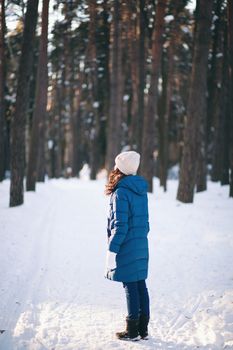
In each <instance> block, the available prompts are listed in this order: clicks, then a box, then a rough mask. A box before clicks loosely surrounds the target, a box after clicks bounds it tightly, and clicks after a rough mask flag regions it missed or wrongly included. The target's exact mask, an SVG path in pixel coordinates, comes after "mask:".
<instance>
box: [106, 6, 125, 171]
mask: <svg viewBox="0 0 233 350" xmlns="http://www.w3.org/2000/svg"><path fill="white" fill-rule="evenodd" d="M121 6H122V3H121V0H114V3H113V19H112V26H111V39H110V45H111V58H110V72H111V73H110V107H109V118H108V126H107V155H106V164H105V166H106V169H107V171H108V172H109V171H110V170H111V169H112V168H113V166H114V159H115V157H116V156H117V154H118V153H119V152H120V151H121V138H122V133H121V115H122V97H123V96H122V95H123V90H122V42H121V32H122V28H121V26H122V24H121Z"/></svg>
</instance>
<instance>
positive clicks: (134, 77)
mask: <svg viewBox="0 0 233 350" xmlns="http://www.w3.org/2000/svg"><path fill="white" fill-rule="evenodd" d="M127 5H128V8H127V19H128V30H127V39H128V40H127V41H128V57H129V64H130V81H131V103H130V107H131V108H130V109H131V111H130V115H131V118H130V125H129V143H130V148H131V149H134V150H136V151H137V150H138V142H139V139H138V129H139V127H140V126H139V113H138V112H139V111H138V93H139V72H138V71H139V50H138V34H137V32H138V29H137V26H138V23H137V22H138V21H137V19H138V11H137V2H135V1H129V2H128V4H127Z"/></svg>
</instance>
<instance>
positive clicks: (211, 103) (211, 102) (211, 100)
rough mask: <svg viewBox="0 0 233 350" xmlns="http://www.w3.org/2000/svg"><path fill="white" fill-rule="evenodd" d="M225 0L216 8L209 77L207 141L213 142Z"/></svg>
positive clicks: (219, 1)
mask: <svg viewBox="0 0 233 350" xmlns="http://www.w3.org/2000/svg"><path fill="white" fill-rule="evenodd" d="M222 3H223V0H217V2H216V8H215V16H216V17H215V18H216V19H215V23H214V34H213V46H212V55H211V62H210V74H209V79H208V96H209V97H208V100H207V107H208V109H207V121H206V132H207V143H209V142H212V131H211V126H212V124H213V113H214V109H215V95H216V90H218V81H217V71H216V69H217V54H218V52H219V41H220V40H219V39H220V35H221V34H220V26H221V7H222Z"/></svg>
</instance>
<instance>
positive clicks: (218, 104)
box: [211, 14, 224, 181]
mask: <svg viewBox="0 0 233 350" xmlns="http://www.w3.org/2000/svg"><path fill="white" fill-rule="evenodd" d="M219 16H221V17H222V14H219ZM219 21H220V24H219V26H218V27H219V34H218V41H219V42H218V47H217V51H218V54H220V55H219V56H220V57H219V58H217V59H216V62H215V86H214V87H215V88H214V91H213V96H212V97H213V101H212V102H211V104H212V115H211V117H212V129H213V134H212V140H211V141H212V154H211V158H212V159H211V161H212V162H211V163H212V170H211V179H212V181H220V179H221V162H222V143H221V138H222V131H223V130H222V126H223V115H222V107H223V106H222V99H223V89H224V86H223V70H224V56H223V51H224V47H223V43H224V39H223V36H224V35H223V34H224V33H223V26H224V23H223V19H222V18H220V19H219Z"/></svg>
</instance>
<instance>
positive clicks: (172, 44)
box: [159, 0, 184, 191]
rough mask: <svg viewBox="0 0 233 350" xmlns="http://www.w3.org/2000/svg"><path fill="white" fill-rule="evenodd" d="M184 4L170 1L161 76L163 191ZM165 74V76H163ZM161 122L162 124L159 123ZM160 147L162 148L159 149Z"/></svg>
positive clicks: (165, 187) (165, 179)
mask: <svg viewBox="0 0 233 350" xmlns="http://www.w3.org/2000/svg"><path fill="white" fill-rule="evenodd" d="M183 7H184V5H183V4H181V1H180V0H175V1H173V3H172V14H173V17H174V19H173V20H172V21H171V22H170V25H169V26H170V39H169V45H168V48H167V60H168V63H167V69H166V73H165V72H164V75H163V77H164V78H165V80H166V85H165V84H163V87H165V89H166V93H165V106H164V107H165V111H164V114H163V117H162V118H163V120H162V121H161V122H160V126H162V128H161V129H162V130H161V132H162V135H161V136H162V137H161V139H160V142H159V177H160V185H161V186H163V188H164V191H166V190H167V173H168V161H169V159H168V158H169V123H170V120H171V107H172V96H173V89H174V74H175V62H174V57H175V54H176V52H175V49H176V45H177V37H178V29H179V17H178V15H179V13H180V11H182V10H183ZM165 75H166V77H165ZM161 124H162V125H161ZM160 148H162V149H161V150H160Z"/></svg>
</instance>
